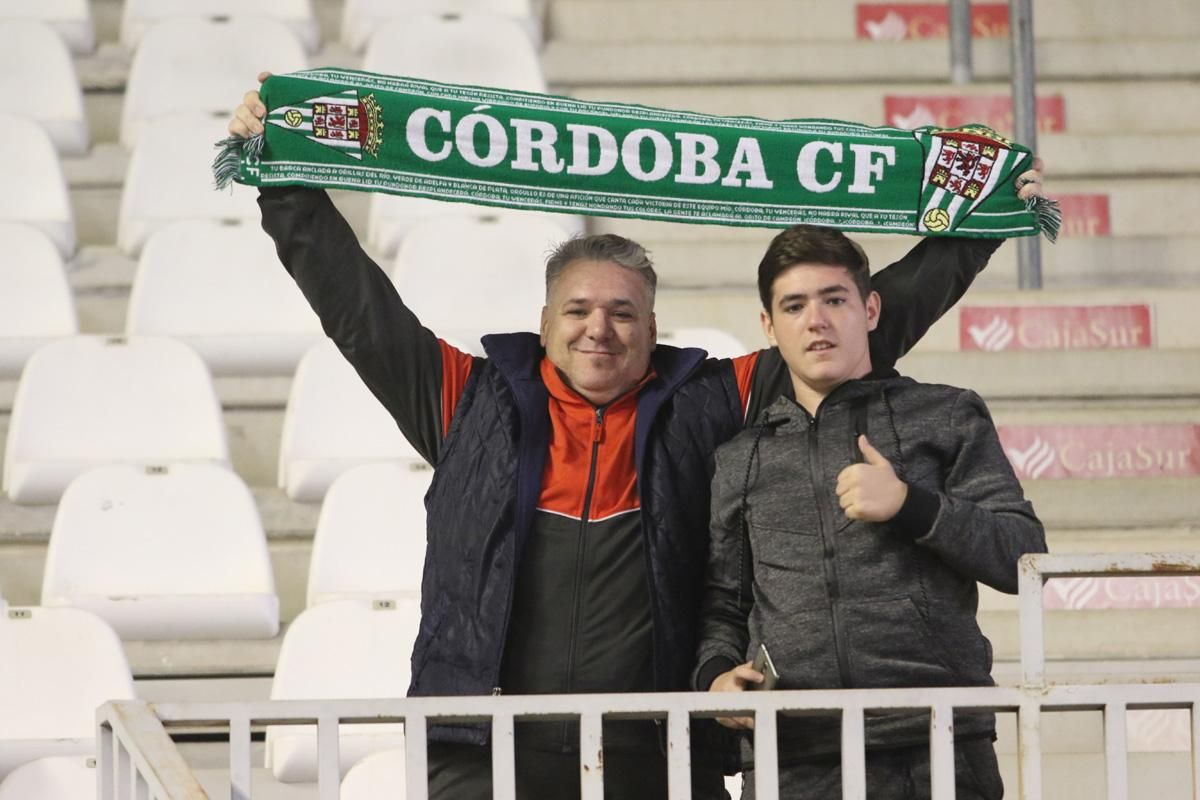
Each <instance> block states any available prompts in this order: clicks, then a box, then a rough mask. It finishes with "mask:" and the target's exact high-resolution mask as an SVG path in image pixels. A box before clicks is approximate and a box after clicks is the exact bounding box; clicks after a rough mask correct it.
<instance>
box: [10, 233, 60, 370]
mask: <svg viewBox="0 0 1200 800" xmlns="http://www.w3.org/2000/svg"><path fill="white" fill-rule="evenodd" d="M0 241H3V242H4V251H3V254H2V255H0V276H2V277H0V379H4V378H15V377H17V376H18V375H20V374H21V368H22V367H23V366H25V361H26V360H27V359H28V358H29V356H31V355H32V354H33V352H34V351H35V350H36V349H37V348H38V347H40V346H41V345H43V344H46V343H47V342H49V341H51V340H52V339H54V338H57V337H60V336H71V335H73V334H74V333H76V332H77V331H78V323H77V322H76V319H75V301H74V297H73V295H72V294H71V286H70V284H69V283H67V276H66V272H65V271H64V269H63V262H62V256H61V255H60V254H59V252H58V250H57V249H56V248H55V247H54V243H53V242H51V241H50V239H49V238H48V237H47V236H46V234H44V233H42V232H41V231H39V230H38V229H37V228H34V227H31V226H29V225H24V224H19V223H10V222H0Z"/></svg>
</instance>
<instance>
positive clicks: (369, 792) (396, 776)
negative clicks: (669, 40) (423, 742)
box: [0, 750, 408, 800]
mask: <svg viewBox="0 0 1200 800" xmlns="http://www.w3.org/2000/svg"><path fill="white" fill-rule="evenodd" d="M404 764H405V758H404V751H403V750H384V751H383V752H381V753H376V754H374V755H371V756H367V757H366V758H364V759H363V760H362V761H360V762H358V763H357V764H355V765H354V766H353V767H352V768H351V769H350V771H349V772H347V773H346V777H345V778H344V779H343V780H342V787H341V793H340V794H339V795H338V797H339V799H340V800H377V798H380V797H404V793H405V785H404V781H405V779H406V776H407V774H408V773H407V771H406V770H405V768H404ZM0 800H4V795H3V794H0Z"/></svg>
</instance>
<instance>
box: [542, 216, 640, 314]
mask: <svg viewBox="0 0 1200 800" xmlns="http://www.w3.org/2000/svg"><path fill="white" fill-rule="evenodd" d="M576 261H611V262H612V263H614V264H616V265H618V266H621V267H624V268H625V269H628V270H632V271H633V272H636V273H637V274H638V277H640V278H641V279H642V280H643V281H645V283H646V287H647V288H649V289H650V300H651V302H653V301H654V291H655V289H656V288H658V275H656V274H655V272H654V264H653V263H652V262H651V261H650V254H649V253H648V252H646V248H644V247H642V246H641V245H640V244H638V243H637V242H635V241H633V240H632V239H626V238H625V237H624V236H617V235H616V234H615V233H601V234H597V235H595V236H573V237H571V238H570V239H567V240H566V241H565V242H563V243H562V244H560V245H559V246H558V247H556V248H554V250H553V252H551V253H550V255H549V256H548V257H547V258H546V300H547V302H549V300H550V290H551V288H553V286H554V282H555V281H556V280H558V276H559V275H562V274H563V271H564V270H565V269H566V268H567V267H569V266H570V265H571V264H573V263H575V262H576Z"/></svg>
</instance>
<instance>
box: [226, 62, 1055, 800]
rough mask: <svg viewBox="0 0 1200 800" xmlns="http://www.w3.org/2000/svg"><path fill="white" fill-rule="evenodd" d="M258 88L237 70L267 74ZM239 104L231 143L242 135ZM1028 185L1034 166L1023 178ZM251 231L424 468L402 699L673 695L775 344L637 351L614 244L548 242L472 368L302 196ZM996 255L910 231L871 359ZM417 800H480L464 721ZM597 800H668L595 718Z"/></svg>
mask: <svg viewBox="0 0 1200 800" xmlns="http://www.w3.org/2000/svg"><path fill="white" fill-rule="evenodd" d="M265 77H266V74H265V73H264V74H262V75H260V76H259V78H260V80H262V79H265ZM264 114H265V108H264V107H263V104H262V101H261V98H260V97H259V96H258V94H257V93H256V92H249V93H247V95H246V96H245V98H244V99H243V103H242V105H240V106H239V107H238V109H237V110H236V111H235V116H234V119H233V120H232V121H231V122H230V125H229V130H230V132H231V133H233V134H235V135H239V136H247V135H250V134H256V133H260V132H262V130H263V126H262V122H261V119H262V117H263V115H264ZM1022 177H1023V179H1024V180H1026V181H1028V182H1029V184H1028V185H1027V186H1025V187H1023V188H1022V190H1021V191H1022V193H1024V194H1026V195H1029V194H1033V193H1037V192H1038V187H1039V182H1040V173H1039V172H1037V171H1032V172H1029V173H1026V174H1025V175H1024V176H1022ZM259 205H260V207H261V208H262V213H263V227H264V229H265V230H266V231H267V233H268V234H270V235H271V236H272V238H274V240H275V242H276V247H277V250H278V253H279V257H280V260H281V261H282V262H283V264H284V266H285V267H286V268H287V270H288V272H289V273H290V274H291V275H292V277H293V278H294V279H295V280H296V282H297V284H298V285H299V286H300V288H301V290H302V291H303V292H304V294H305V296H306V297H307V298H308V300H309V302H310V303H311V304H312V306H313V308H314V309H315V310H316V312H317V313H318V315H319V316H320V318H321V322H322V325H323V326H324V330H325V332H326V333H327V334H328V335H329V337H330V338H331V339H333V340H334V342H335V343H336V344H337V345H338V347H339V348H340V349H341V351H342V352H343V354H345V355H346V357H347V359H348V360H349V361H350V362H351V363H352V364H353V365H354V367H355V369H356V370H357V371H358V373H359V375H360V376H361V377H362V379H363V381H364V382H365V383H366V385H367V386H368V387H369V388H370V389H371V391H372V392H373V393H374V394H375V395H376V397H377V398H379V400H380V402H381V403H382V404H383V405H384V406H385V407H386V408H387V409H388V411H389V412H390V413H391V414H392V416H393V417H394V418H395V419H396V422H397V425H398V426H399V427H400V429H401V430H402V431H403V432H404V434H405V436H406V437H407V438H408V439H409V441H411V442H412V443H413V445H414V446H415V447H416V448H417V449H418V450H419V451H420V452H421V453H422V455H424V456H425V458H426V459H428V460H429V462H430V463H431V464H434V465H435V466H436V470H435V473H434V479H433V483H432V485H431V488H430V491H429V494H428V496H427V499H426V505H427V516H428V549H427V556H426V564H425V574H424V579H423V583H422V620H421V629H420V632H419V634H418V637H417V641H416V645H415V647H414V651H413V658H412V675H413V679H412V686H411V689H410V692H411V694H413V695H422V696H430V695H432V696H437V695H476V694H491V693H500V692H505V693H547V692H597V691H604V692H615V691H667V690H682V689H685V688H687V686H688V675H689V673H690V670H691V666H692V658H693V656H694V654H695V652H696V650H695V648H696V642H697V633H698V627H697V626H698V610H699V605H700V595H701V589H702V582H703V576H704V569H705V564H706V559H707V550H708V542H707V537H706V536H705V535H704V531H705V529H706V526H707V523H708V492H709V484H710V478H711V463H712V453H713V451H714V450H715V449H716V447H717V446H718V445H719V444H721V443H722V442H724V441H726V440H728V439H730V438H731V437H732V436H734V435H735V434H736V433H737V432H738V431H739V430H740V429H741V427H742V423H743V420H744V419H745V415H746V413H747V411H748V410H749V412H750V413H753V414H757V410H758V409H759V408H762V407H765V405H766V404H769V403H770V402H771V400H773V399H774V398H775V397H776V396H778V394H779V393H780V391H783V390H786V388H787V385H788V383H787V381H786V374H787V373H786V369H784V367H783V362H782V360H781V359H780V358H779V356H778V353H777V352H775V351H762V352H760V353H753V354H750V355H748V356H744V357H742V358H740V359H736V360H734V361H729V360H723V361H718V360H713V359H706V358H705V354H704V353H703V351H700V350H694V349H683V350H680V349H677V348H672V347H666V346H658V345H656V341H655V337H656V329H655V319H654V311H653V308H654V291H655V281H656V279H655V275H654V271H653V268H652V266H651V265H650V261H649V259H648V257H647V256H646V253H645V251H644V250H643V249H642V248H641V247H640V246H639V245H637V244H636V243H634V242H631V241H629V240H627V239H623V238H621V237H619V236H611V235H609V236H594V237H588V238H584V239H579V240H572V241H570V242H567V243H564V244H563V245H562V246H561V247H560V248H559V249H558V250H557V251H556V252H555V253H554V254H553V255H552V256H551V257H550V259H549V261H548V263H547V269H546V278H547V292H546V307H545V309H544V310H543V312H542V319H541V326H540V327H541V332H540V336H538V335H533V334H522V333H517V334H503V335H493V336H487V337H484V339H483V345H484V349H485V351H486V353H487V357H486V358H473V357H471V356H469V355H467V354H465V353H462V352H460V351H458V350H456V349H454V348H453V347H451V346H449V345H447V344H446V343H445V342H443V341H441V340H439V339H438V338H436V336H435V335H434V334H433V333H431V332H430V331H428V330H426V329H424V328H423V327H421V325H420V323H419V321H418V320H417V319H416V317H415V316H414V315H413V314H412V312H411V311H410V310H409V309H408V308H407V307H406V306H405V305H404V303H403V302H402V301H401V299H400V297H399V296H398V295H397V293H396V290H395V288H394V286H393V285H392V282H391V281H390V280H389V279H388V278H387V276H386V275H385V274H384V273H383V271H382V270H381V269H379V267H378V266H377V265H376V264H375V263H374V262H372V261H371V259H370V258H369V257H368V256H367V254H366V253H365V252H363V250H362V248H361V247H360V246H359V244H358V242H357V241H356V240H355V238H354V235H353V232H352V231H351V230H350V227H349V225H347V223H346V221H345V220H344V219H343V218H342V217H341V216H340V215H339V214H338V212H337V211H336V209H334V207H333V205H332V203H331V202H330V201H329V198H328V197H327V196H326V195H325V193H324V192H320V191H314V190H307V189H296V188H272V189H263V190H262V192H261V195H260V199H259ZM998 246H999V242H996V241H985V240H952V239H943V240H927V241H924V242H922V243H921V244H920V245H918V246H917V247H916V248H915V249H914V250H913V251H912V252H911V253H910V254H909V255H908V256H906V257H905V258H904V259H903V260H902V261H901V262H899V263H898V264H897V265H895V266H893V267H891V268H889V269H887V270H884V271H883V272H882V273H881V274H880V275H879V277H878V279H877V280H878V282H877V288H878V289H879V291H880V292H881V293H882V294H883V295H884V296H885V297H887V298H888V299H889V302H891V303H893V304H894V306H895V312H894V313H891V314H889V315H888V316H887V317H886V318H885V319H883V320H882V322H881V326H880V332H879V335H878V336H876V337H875V340H874V341H875V346H876V347H877V351H876V358H877V359H878V361H879V363H881V364H891V363H892V362H893V361H894V360H895V359H896V358H897V357H898V356H899V355H901V354H902V353H904V352H905V351H907V349H908V348H909V347H910V346H911V345H912V344H913V342H915V341H916V340H917V339H919V338H920V336H921V335H922V334H923V333H924V332H925V330H926V329H927V328H928V326H929V325H930V324H931V323H932V322H933V321H934V320H936V319H937V318H938V317H939V316H940V315H941V314H942V313H943V312H944V311H945V310H946V309H947V308H949V307H950V306H952V305H953V304H954V302H955V301H957V299H958V298H959V297H960V296H961V295H962V293H963V292H964V291H965V290H966V288H967V287H968V286H969V285H970V282H971V280H973V278H974V276H975V275H976V274H977V273H978V271H979V270H980V269H982V268H983V266H984V265H985V264H986V262H987V259H988V257H989V256H990V255H991V253H992V252H993V251H994V250H995V248H996V247H998ZM693 729H694V748H695V753H694V755H695V757H694V758H693V765H694V766H693V788H694V791H695V795H696V796H697V797H722V796H724V791H723V788H722V781H721V758H720V755H719V754H720V753H721V752H722V750H723V739H722V737H721V736H720V735H719V729H718V728H717V727H716V726H715V725H712V724H707V723H704V722H702V721H701V722H697V724H696V725H694V726H693ZM430 739H431V740H432V743H431V745H430V749H429V762H430V769H429V774H430V793H431V797H434V798H474V797H478V798H484V797H490V796H491V779H490V778H491V774H490V751H489V749H488V748H487V747H484V746H482V745H485V744H486V743H487V741H488V731H487V729H486V728H485V727H483V726H448V725H447V726H438V727H432V728H431V729H430ZM604 743H605V752H604V764H605V786H606V796H608V797H613V798H640V797H648V798H651V797H654V798H660V797H665V796H666V757H665V754H664V751H663V749H662V747H661V741H660V737H659V732H658V730H657V726H655V725H653V724H650V723H636V722H625V723H620V724H616V723H614V724H611V725H606V726H605V732H604ZM516 758H517V764H516V767H517V783H518V787H517V788H518V794H519V796H522V797H534V796H538V795H539V794H540V795H541V796H545V797H555V798H566V797H571V796H573V795H574V796H577V794H576V793H577V791H578V775H579V757H578V734H577V725H567V724H542V725H523V726H521V728H520V730H519V731H518V734H517V743H516Z"/></svg>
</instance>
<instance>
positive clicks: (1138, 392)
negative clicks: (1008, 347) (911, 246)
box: [899, 350, 1200, 401]
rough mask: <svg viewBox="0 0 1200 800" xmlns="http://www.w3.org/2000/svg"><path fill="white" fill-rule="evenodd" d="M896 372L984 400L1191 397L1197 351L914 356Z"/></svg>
mask: <svg viewBox="0 0 1200 800" xmlns="http://www.w3.org/2000/svg"><path fill="white" fill-rule="evenodd" d="M899 369H900V371H901V372H902V373H904V374H906V375H911V376H912V377H914V378H916V379H917V380H922V381H928V382H934V383H947V384H950V385H951V386H969V387H971V388H973V389H975V390H976V391H978V392H979V393H980V394H981V395H983V396H984V397H985V398H988V399H993V398H1024V399H1027V400H1030V401H1033V400H1036V399H1039V398H1046V397H1057V398H1081V399H1086V398H1089V397H1109V398H1151V397H1156V398H1162V397H1176V398H1183V397H1187V398H1196V397H1198V396H1200V350H1073V351H1062V350H1059V351H1025V352H1000V353H981V352H974V353H971V352H962V353H938V352H928V351H926V352H914V353H910V354H909V355H908V356H906V357H905V358H904V359H902V360H901V361H900V363H899Z"/></svg>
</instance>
